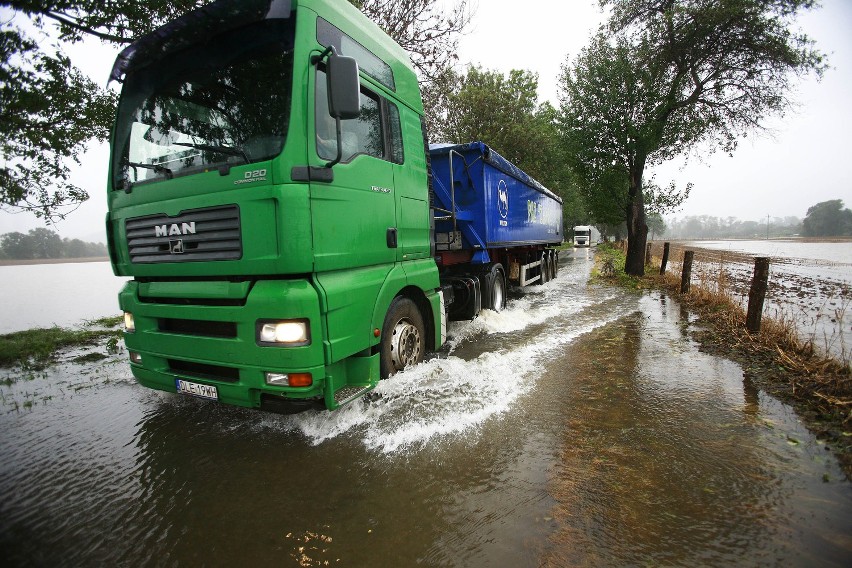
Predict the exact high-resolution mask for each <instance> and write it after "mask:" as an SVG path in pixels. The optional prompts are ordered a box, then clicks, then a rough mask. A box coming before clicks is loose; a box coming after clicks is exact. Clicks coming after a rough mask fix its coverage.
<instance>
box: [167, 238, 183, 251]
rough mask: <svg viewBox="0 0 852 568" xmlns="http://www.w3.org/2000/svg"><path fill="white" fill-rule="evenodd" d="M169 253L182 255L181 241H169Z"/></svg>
mask: <svg viewBox="0 0 852 568" xmlns="http://www.w3.org/2000/svg"><path fill="white" fill-rule="evenodd" d="M169 252H170V253H172V254H183V253H184V250H183V239H177V240H174V241H169Z"/></svg>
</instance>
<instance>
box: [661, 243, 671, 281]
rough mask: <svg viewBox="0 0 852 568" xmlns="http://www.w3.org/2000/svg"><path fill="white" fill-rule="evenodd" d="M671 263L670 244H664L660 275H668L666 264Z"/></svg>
mask: <svg viewBox="0 0 852 568" xmlns="http://www.w3.org/2000/svg"><path fill="white" fill-rule="evenodd" d="M668 262H669V243H663V260H661V261H660V275H661V276H662V275H663V274H665V273H666V264H668Z"/></svg>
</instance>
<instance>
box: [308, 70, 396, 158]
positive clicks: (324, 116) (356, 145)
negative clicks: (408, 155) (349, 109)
mask: <svg viewBox="0 0 852 568" xmlns="http://www.w3.org/2000/svg"><path fill="white" fill-rule="evenodd" d="M380 108H381V106H380V104H379V99H378V97H376V95H374V94H372V93H370V92H369V91H367V90H366V89H363V88H362V89H361V115H360V116H359V117H358V118H353V119H350V120H341V121H340V131H341V143H342V148H343V155H342V158H341V162H349V161H351V160H352V159H353V158H354V157H355V156H357V155H358V154H367V155H368V156H374V157H376V158H384V153H385V150H384V137H383V133H382V117H381V110H380ZM315 113H316V116H315V121H316V134H317V156H319V157H320V158H322V159H324V160H333V159H334V158H335V157H336V156H337V132H336V128H335V123H334V119H333V118H332V117H331V115H330V114H329V112H328V91H327V86H326V74H325V71H323V70H322V69H318V70H317V79H316V104H315Z"/></svg>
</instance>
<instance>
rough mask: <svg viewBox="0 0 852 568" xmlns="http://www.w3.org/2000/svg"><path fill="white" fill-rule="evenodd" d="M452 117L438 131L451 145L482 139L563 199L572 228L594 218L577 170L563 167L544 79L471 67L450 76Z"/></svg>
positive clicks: (449, 113)
mask: <svg viewBox="0 0 852 568" xmlns="http://www.w3.org/2000/svg"><path fill="white" fill-rule="evenodd" d="M447 77H448V79H449V80H448V82H447V85H448V88H447V90H446V91H445V92H444V96H445V108H446V117H445V119H444V121H443V123H442V124H441V127H440V130H439V132H438V136H439V139H440V140H442V141H445V142H452V143H464V142H472V141H475V140H482V141H484V142H486V143H487V144H488V145H489V146H491V147H492V148H494V150H496V151H497V152H498V153H499V154H500V155H502V156H503V157H505V158H506V159H508V160H509V161H511V162H513V163H514V164H516V165H517V166H518V167H520V168H521V169H522V170H524V171H525V172H527V173H528V174H529V175H531V176H532V177H533V178H535V179H536V180H537V181H539V182H540V183H542V184H543V185H544V186H545V187H547V188H549V189H551V190H552V191H554V192H556V193H558V194H559V195H561V196H562V198H563V204H564V207H563V211H564V212H565V213H564V214H565V216H566V217H565V223H566V225H565V226H566V227H570V226H573V225H576V224H580V223H581V222H583V223H585V222H586V221H587V220H588V218H589V215H588V213H587V207H586V205H585V203H584V201H583V198H582V196H581V195H580V193H579V192H578V191H577V190H576V187H575V182H574V179H573V176H572V175H571V172H567V171H566V170H565V168H563V167H561V151H560V140H559V132H558V130H557V128H556V109H554V108H553V106H552V105H551V104H550V103H548V102H544V103H541V104H539V102H538V77H537V76H536V75H535V74H534V73H531V72H529V71H521V70H512V71H510V72H509V73H508V75H504V74H503V73H500V72H498V71H489V70H483V69H482V68H480V67H474V66H471V67H468V69H467V72H466V73H464V74H460V73H456V72H449V73H447Z"/></svg>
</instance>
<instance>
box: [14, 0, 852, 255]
mask: <svg viewBox="0 0 852 568" xmlns="http://www.w3.org/2000/svg"><path fill="white" fill-rule="evenodd" d="M446 1H448V2H449V3H452V0H446ZM474 2H477V0H474ZM5 16H8V10H0V17H5ZM601 21H602V15H601V13H600V11H599V9H598V8H597V2H595V1H593V0H527V1H526V2H523V3H519V2H517V0H478V6H477V9H476V12H475V15H474V19H473V22H472V26H471V31H470V33H468V34H467V35H466V36H465V37H464V38H463V39H462V42H461V45H460V53H459V58H460V61H461V62H462V63H473V64H479V65H481V66H482V67H484V68H486V69H493V70H499V71H502V72H504V73H507V72H508V71H509V70H511V69H527V70H530V71H533V72H536V73H538V76H539V97H540V99H541V100H549V101H551V102H552V103H553V104H554V105H558V92H557V85H556V83H557V76H558V74H559V71H560V67H561V66H562V65H563V64H564V63H565V62H566V60H568V58H570V59H571V60H573V58H574V57H575V56H576V55H577V54H578V53H579V52H580V50H581V49H582V48H583V46H585V45H586V43H587V41H588V39H589V37H590V36H591V34H592V33H593V32H594V31H595V30H596V29H597V27H598V26H599V25H600V23H601ZM799 24H800V26H801V29H802V30H803V31H804V32H805V33H807V34H808V35H810V36H811V37H812V38H813V39H815V40H816V41H817V45H818V47H819V48H820V49H821V50H822V51H824V52H826V53H828V54H829V64H830V65H831V66H832V68H831V69H830V70H829V71H828V72H827V73H826V75H825V77H824V78H823V80H822V81H821V82H817V81H816V80H815V79H813V78H808V79H806V80H804V81H803V82H801V83H800V84H799V86H798V88H797V92H796V93H795V98H796V99H797V100H798V101H799V103H800V106H799V108H797V109H793V110H792V111H791V112H790V113H788V115H787V116H786V117H784V118H783V119H780V120H776V121H773V122H772V124H771V126H772V129H773V131H774V134H773V135H772V136H771V137H769V136H760V137H758V138H749V139H746V140H743V141H742V142H741V144H740V147H739V149H737V151H736V152H735V153H734V156H733V157H729V156H727V155H725V154H722V153H717V154H713V155H710V156H708V157H703V158H702V157H692V158H690V161H689V163H688V164H687V165H686V166H685V167H684V164H683V161H682V160H678V161H677V162H676V163H669V164H665V165H663V166H660V167H658V168H656V170H655V171H654V172H651V173H656V181H657V183H658V184H660V185H665V184H667V183H668V182H669V181H672V180H674V181H676V182H677V183H678V184H680V185H685V184H686V183H687V182H690V181H691V182H692V183H693V184H694V185H695V187H694V189H693V191H692V194H691V196H690V198H689V200H688V201H687V202H686V203H685V204H684V206H683V207H682V208H681V209H680V211H679V212H677V213H676V216H678V217H683V216H685V215H712V216H716V217H737V218H739V219H742V220H764V219H766V217H767V215H769V216H771V217H773V218H774V217H786V216H796V217H804V216H805V213H806V212H807V209H808V207H810V206H812V205H814V204H816V203H819V202H821V201H826V200H829V199H842V200H843V201H844V203H845V205H846V206H847V207H852V180H850V174H849V172H847V171H846V168H847V167H849V166H850V164H852V151H850V150H852V144H850V143H849V142H848V140H849V138H850V136H852V95H850V93H852V31H850V30H852V1H850V0H824V1H823V7H822V8H821V9H819V10H816V11H813V12H811V13H808V14H806V15H805V16H803V17H801V18H800V21H799ZM118 51H119V49H118V48H108V47H104V46H102V44H100V43H99V42H88V43H86V44H84V45H78V46H74V47H73V48H70V49H68V54H69V55H70V56H71V58H72V60H73V61H74V62H75V64H77V65H78V66H79V67H80V68H81V69H83V71H84V72H86V73H88V74H89V75H90V76H91V77H92V78H93V79H94V80H95V81H98V82H99V83H101V84H105V83H106V79H107V77H108V75H109V71H110V69H111V67H112V63H113V60H114V59H115V56H116V55H117V53H118ZM113 85H114V84H113ZM486 142H487V140H486ZM107 161H108V150H107V148H106V146H105V145H101V144H94V143H93V144H90V145H89V151H88V152H86V154H85V155H83V158H82V162H83V163H82V165H81V166H80V167H79V168H75V169H74V174H73V181H74V182H75V183H77V184H78V185H80V186H82V187H84V188H85V189H86V190H87V191H88V192H89V194H90V196H91V198H90V199H89V201H88V202H87V203H86V204H84V205H83V206H82V207H81V208H80V209H78V210H77V211H75V212H73V213H71V214H70V215H69V216H68V218H67V219H66V220H65V221H62V222H60V223H59V224H58V225H57V226H56V227H55V228H56V230H58V231H59V233H60V234H61V235H62V236H63V237H69V238H82V239H84V240H88V241H103V240H104V237H103V232H104V230H103V223H104V216H105V214H106V197H105V194H106V190H105V187H106V181H107V180H106V177H107V174H106V171H107ZM37 226H40V222H39V221H38V220H36V219H35V218H34V217H32V216H31V215H26V214H18V215H10V214H7V213H3V212H0V234H2V233H6V232H9V231H22V232H26V231H28V230H29V229H31V228H34V227H37Z"/></svg>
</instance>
